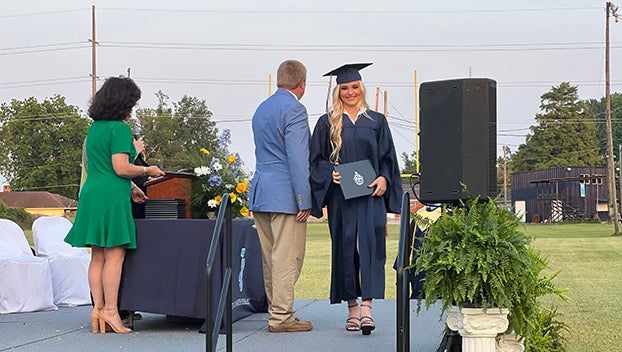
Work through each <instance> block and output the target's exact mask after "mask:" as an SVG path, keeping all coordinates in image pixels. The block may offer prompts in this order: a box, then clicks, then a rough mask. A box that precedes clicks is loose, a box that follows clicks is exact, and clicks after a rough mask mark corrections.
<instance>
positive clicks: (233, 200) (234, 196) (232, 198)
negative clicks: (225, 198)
mask: <svg viewBox="0 0 622 352" xmlns="http://www.w3.org/2000/svg"><path fill="white" fill-rule="evenodd" d="M229 198H231V203H235V200H236V199H237V198H238V196H236V195H235V193H233V192H231V193H229Z"/></svg>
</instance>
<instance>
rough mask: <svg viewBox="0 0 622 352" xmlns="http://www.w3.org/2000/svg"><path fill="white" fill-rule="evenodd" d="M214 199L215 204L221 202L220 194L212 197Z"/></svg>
mask: <svg viewBox="0 0 622 352" xmlns="http://www.w3.org/2000/svg"><path fill="white" fill-rule="evenodd" d="M214 200H215V201H216V204H218V205H220V202H222V196H216V197H214Z"/></svg>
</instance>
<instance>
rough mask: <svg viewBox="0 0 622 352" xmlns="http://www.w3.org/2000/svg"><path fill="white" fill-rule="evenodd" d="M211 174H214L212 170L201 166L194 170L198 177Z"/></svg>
mask: <svg viewBox="0 0 622 352" xmlns="http://www.w3.org/2000/svg"><path fill="white" fill-rule="evenodd" d="M211 172H212V170H210V168H209V167H207V166H199V167H195V168H194V173H195V174H196V175H197V176H205V175H209V174H210V173H211Z"/></svg>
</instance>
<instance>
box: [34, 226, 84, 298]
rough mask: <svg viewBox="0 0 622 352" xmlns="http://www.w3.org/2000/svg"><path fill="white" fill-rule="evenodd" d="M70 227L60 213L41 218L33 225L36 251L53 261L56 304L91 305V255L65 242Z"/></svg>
mask: <svg viewBox="0 0 622 352" xmlns="http://www.w3.org/2000/svg"><path fill="white" fill-rule="evenodd" d="M71 226H72V224H71V222H70V221H69V220H67V219H66V218H64V217H61V216H44V217H40V218H38V219H36V220H35V221H34V222H33V224H32V239H33V242H34V245H35V254H36V255H37V257H41V258H45V259H47V260H48V261H49V263H50V269H51V273H52V287H53V290H54V304H55V305H57V306H78V305H86V304H91V296H90V290H89V282H88V268H89V262H90V260H91V256H90V254H89V252H88V251H87V250H86V249H85V248H76V247H72V246H71V245H69V244H68V243H66V242H65V241H64V238H65V236H66V235H67V232H69V230H70V229H71Z"/></svg>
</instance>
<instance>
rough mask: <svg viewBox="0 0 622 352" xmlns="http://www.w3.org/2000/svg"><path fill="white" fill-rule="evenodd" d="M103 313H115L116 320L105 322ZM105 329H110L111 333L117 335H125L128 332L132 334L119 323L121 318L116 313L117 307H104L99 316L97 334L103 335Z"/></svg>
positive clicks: (130, 330)
mask: <svg viewBox="0 0 622 352" xmlns="http://www.w3.org/2000/svg"><path fill="white" fill-rule="evenodd" d="M104 311H106V312H115V313H116V317H115V318H116V319H114V320H107V319H106V317H105V315H104ZM106 327H110V328H111V329H112V331H114V332H116V333H117V334H127V333H128V332H132V329H130V328H127V327H125V325H123V323H122V322H121V317H119V313H118V312H117V307H104V308H103V309H102V311H101V313H100V314H99V332H101V333H102V334H104V333H105V332H106Z"/></svg>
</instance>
